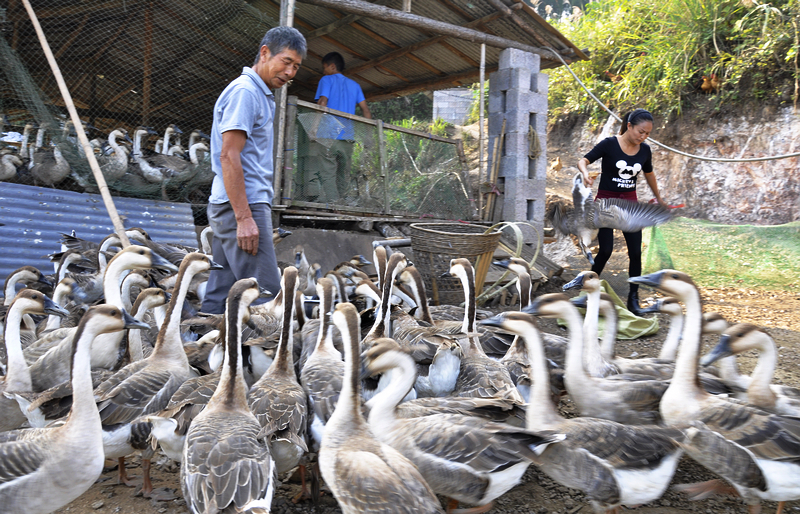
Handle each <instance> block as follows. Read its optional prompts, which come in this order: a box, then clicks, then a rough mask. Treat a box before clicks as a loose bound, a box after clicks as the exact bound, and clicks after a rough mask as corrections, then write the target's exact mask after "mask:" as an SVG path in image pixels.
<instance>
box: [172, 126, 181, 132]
mask: <svg viewBox="0 0 800 514" xmlns="http://www.w3.org/2000/svg"><path fill="white" fill-rule="evenodd" d="M172 128H173V129H174V130H175V133H176V134H183V131H182V130H181V129H179V128H178V127H176V126H175V125H173V126H172Z"/></svg>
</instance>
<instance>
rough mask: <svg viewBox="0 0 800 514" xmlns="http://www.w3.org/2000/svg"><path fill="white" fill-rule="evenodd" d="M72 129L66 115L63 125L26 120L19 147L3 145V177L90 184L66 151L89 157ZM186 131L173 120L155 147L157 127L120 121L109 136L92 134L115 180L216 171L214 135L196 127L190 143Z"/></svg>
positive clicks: (157, 179)
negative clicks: (149, 141)
mask: <svg viewBox="0 0 800 514" xmlns="http://www.w3.org/2000/svg"><path fill="white" fill-rule="evenodd" d="M87 126H88V125H87ZM72 129H73V124H72V121H66V122H65V123H64V124H63V127H62V128H61V129H58V128H57V127H55V126H52V125H51V124H48V123H42V124H41V125H38V126H37V125H35V124H33V123H28V124H26V125H25V128H24V130H23V132H22V140H21V142H20V147H19V149H18V151H17V149H16V148H14V147H11V146H9V147H7V148H4V149H3V150H2V151H0V180H3V181H18V182H32V183H33V184H34V185H42V186H51V187H52V186H56V185H58V184H60V183H61V182H63V181H64V180H65V179H67V178H69V177H71V178H72V179H73V180H74V181H75V182H76V183H77V184H78V185H79V186H80V187H82V188H84V189H85V188H88V187H89V186H90V184H91V183H92V182H91V181H90V180H89V179H88V178H87V177H85V176H83V175H82V174H81V173H79V172H77V171H76V170H73V169H72V167H71V166H70V162H68V159H67V157H66V156H65V154H67V155H73V156H75V158H78V159H80V160H84V159H85V157H86V156H85V153H84V149H83V146H82V145H81V144H80V143H79V141H78V139H77V137H75V136H74V135H71V133H72ZM34 133H35V137H34ZM181 134H183V132H182V131H181V130H180V129H179V128H178V127H177V126H175V125H174V124H173V125H169V126H168V127H167V128H166V130H165V131H164V134H163V137H161V138H159V139H158V140H157V141H156V142H155V146H154V148H153V149H148V148H147V138H148V137H150V136H154V135H158V133H157V132H156V131H154V130H153V129H152V128H150V127H137V128H136V129H135V130H134V131H133V134H131V135H129V134H128V131H127V130H126V129H125V128H122V127H120V128H117V129H115V130H113V131H111V132H110V133H109V134H108V137H107V139H102V138H97V139H92V140H91V141H90V143H91V146H92V148H93V151H94V152H95V154H96V155H97V160H98V162H99V164H100V169H101V170H102V172H103V175H104V177H105V179H106V182H108V183H109V184H115V183H118V182H119V184H120V185H124V186H126V187H146V186H148V185H150V186H152V185H153V184H162V183H164V182H165V181H170V180H172V181H176V182H180V181H181V180H183V181H184V182H187V181H188V180H190V179H191V178H193V177H194V176H195V175H197V173H198V172H203V171H205V172H207V173H206V175H210V163H209V161H208V156H209V153H208V152H209V144H208V143H209V140H210V137H209V136H208V135H207V134H205V133H203V132H202V131H200V130H193V131H192V132H191V133H190V134H189V141H188V146H185V147H184V146H183V145H182V144H181V140H180V137H181ZM131 136H132V137H133V139H131ZM87 169H88V168H87ZM206 178H208V177H206ZM120 181H121V182H120Z"/></svg>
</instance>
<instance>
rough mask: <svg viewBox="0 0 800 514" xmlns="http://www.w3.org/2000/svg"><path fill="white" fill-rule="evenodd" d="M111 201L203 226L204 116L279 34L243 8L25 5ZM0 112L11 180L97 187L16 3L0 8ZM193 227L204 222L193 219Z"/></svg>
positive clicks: (144, 1)
mask: <svg viewBox="0 0 800 514" xmlns="http://www.w3.org/2000/svg"><path fill="white" fill-rule="evenodd" d="M31 3H32V6H33V8H34V11H35V12H36V13H37V17H38V18H39V21H40V23H41V24H42V28H43V31H44V33H45V35H46V37H47V38H48V42H49V44H50V47H51V48H52V50H53V52H54V54H55V57H56V61H57V62H58V65H59V68H60V69H61V72H62V74H63V75H64V79H65V81H66V83H67V86H68V87H69V89H70V92H71V94H72V97H73V100H74V102H75V104H76V107H77V108H78V112H79V115H80V116H81V118H82V120H84V121H85V123H86V129H87V133H88V135H89V137H90V138H91V139H92V145H93V147H94V152H95V153H96V154H97V157H98V161H99V162H100V164H101V168H102V170H103V173H104V176H105V178H106V181H107V183H108V185H109V188H110V189H111V191H112V194H114V195H117V196H132V197H139V198H153V199H159V200H170V201H179V202H190V203H192V204H193V205H195V206H196V209H195V211H196V212H197V214H198V216H199V217H201V218H202V217H203V216H204V214H203V212H204V210H205V203H206V201H207V199H208V194H209V191H210V185H211V179H212V178H213V174H212V173H211V171H210V162H209V160H208V151H209V148H208V146H209V145H208V141H207V136H206V135H205V134H207V133H209V132H210V129H211V120H212V109H213V106H214V102H215V100H216V97H217V96H218V95H219V93H220V92H221V91H222V90H223V89H224V88H225V86H226V85H227V84H228V83H229V82H230V81H231V80H232V79H233V78H235V77H236V76H237V75H238V74H239V73H240V72H241V67H242V65H249V64H251V63H252V60H253V58H254V57H255V55H256V52H257V50H258V44H259V41H260V40H261V38H262V37H263V35H264V33H266V31H267V30H269V29H270V28H271V27H274V26H276V25H277V21H276V20H273V19H270V18H269V17H267V16H265V15H264V14H263V13H261V12H260V11H258V10H257V9H255V8H253V7H252V6H250V5H249V4H247V2H245V1H244V0H226V1H224V2H220V1H218V0H118V1H116V0H83V1H81V2H74V1H72V0H33V1H32V2H31ZM0 27H2V37H1V38H0V62H2V71H0V109H1V110H2V112H3V113H4V115H5V120H4V121H5V125H4V127H3V131H5V132H7V133H8V135H7V136H6V137H5V138H4V139H5V141H6V143H8V144H9V145H10V146H11V147H12V148H8V147H6V148H4V149H3V150H2V151H3V152H4V153H5V154H9V153H12V154H15V155H16V156H17V157H18V158H19V160H20V161H22V162H21V163H18V161H16V160H15V159H12V158H11V157H8V158H6V161H7V162H9V163H11V164H13V165H15V166H17V172H16V173H15V174H13V176H10V177H8V179H9V180H11V181H13V182H18V183H22V184H33V185H41V186H52V187H56V188H59V189H65V190H73V191H88V192H96V191H97V186H96V184H95V181H94V178H93V176H92V174H91V171H90V169H89V166H88V162H87V161H86V158H85V155H84V154H83V149H82V148H81V147H80V146H79V145H78V144H77V139H76V137H75V135H74V131H73V128H72V127H70V123H69V122H66V123H65V121H66V109H65V108H64V104H63V100H62V99H61V95H60V93H59V91H58V88H57V84H56V81H55V79H54V77H53V74H52V72H51V69H50V67H49V65H48V63H47V61H46V59H45V56H44V53H43V51H42V49H41V46H40V43H39V41H38V39H37V37H36V34H35V32H34V29H33V26H32V24H31V22H30V19H29V18H28V15H27V13H26V12H25V9H24V7H23V6H22V3H21V2H19V1H14V0H10V1H0ZM204 138H205V139H204ZM200 221H202V220H200Z"/></svg>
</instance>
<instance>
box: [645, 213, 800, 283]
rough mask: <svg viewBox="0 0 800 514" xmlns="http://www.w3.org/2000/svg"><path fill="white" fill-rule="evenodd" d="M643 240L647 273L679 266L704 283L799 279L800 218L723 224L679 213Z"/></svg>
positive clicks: (696, 280)
mask: <svg viewBox="0 0 800 514" xmlns="http://www.w3.org/2000/svg"><path fill="white" fill-rule="evenodd" d="M644 244H645V246H646V249H645V255H644V263H643V265H644V273H652V272H655V271H658V270H660V269H664V268H672V269H677V270H681V271H684V272H686V273H688V274H689V275H690V276H691V277H692V278H693V279H694V281H695V282H696V283H697V284H698V285H702V286H706V287H720V286H731V285H734V284H735V285H737V286H742V287H765V288H771V289H788V288H791V287H796V286H797V285H798V284H800V222H794V223H788V224H785V225H773V226H759V225H721V224H718V223H711V222H708V221H702V220H693V219H688V218H676V219H674V220H672V221H671V222H669V223H667V224H666V225H661V226H659V227H651V228H648V229H645V231H644Z"/></svg>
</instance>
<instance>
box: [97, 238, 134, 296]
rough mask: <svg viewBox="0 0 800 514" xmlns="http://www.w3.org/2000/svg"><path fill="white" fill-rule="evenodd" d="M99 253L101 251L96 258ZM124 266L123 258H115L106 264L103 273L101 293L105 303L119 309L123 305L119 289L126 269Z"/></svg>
mask: <svg viewBox="0 0 800 514" xmlns="http://www.w3.org/2000/svg"><path fill="white" fill-rule="evenodd" d="M101 255H102V252H100V253H99V254H98V259H99V258H100V256H101ZM125 266H126V265H125V262H124V259H117V260H115V261H113V262H111V263H109V264H107V265H106V269H105V273H104V275H103V294H104V295H105V298H106V303H107V304H108V305H113V306H114V307H119V308H120V309H123V308H124V307H125V304H124V303H122V291H121V289H120V280H121V279H122V274H123V273H124V272H125V271H127V269H126V268H125Z"/></svg>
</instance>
